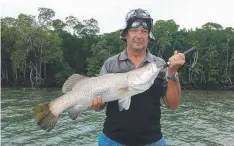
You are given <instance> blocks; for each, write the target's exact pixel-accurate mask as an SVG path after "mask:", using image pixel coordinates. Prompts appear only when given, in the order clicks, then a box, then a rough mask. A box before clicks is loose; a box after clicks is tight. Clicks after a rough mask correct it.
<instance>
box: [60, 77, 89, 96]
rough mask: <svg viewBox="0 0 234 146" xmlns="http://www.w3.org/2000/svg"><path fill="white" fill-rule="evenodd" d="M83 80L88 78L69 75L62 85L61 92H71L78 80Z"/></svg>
mask: <svg viewBox="0 0 234 146" xmlns="http://www.w3.org/2000/svg"><path fill="white" fill-rule="evenodd" d="M85 78H88V77H86V76H83V75H80V74H73V75H71V76H70V77H69V78H68V79H67V80H66V81H65V83H64V84H63V87H62V92H63V93H67V92H69V91H71V90H72V88H73V86H74V85H75V84H76V83H77V82H78V81H80V80H83V79H85Z"/></svg>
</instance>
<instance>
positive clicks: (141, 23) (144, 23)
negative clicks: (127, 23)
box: [131, 21, 148, 29]
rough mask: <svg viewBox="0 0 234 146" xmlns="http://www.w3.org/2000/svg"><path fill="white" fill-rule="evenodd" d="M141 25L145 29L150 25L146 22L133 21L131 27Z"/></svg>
mask: <svg viewBox="0 0 234 146" xmlns="http://www.w3.org/2000/svg"><path fill="white" fill-rule="evenodd" d="M140 25H141V26H142V27H143V28H144V29H148V25H147V23H146V22H138V21H136V22H133V23H132V25H131V28H137V27H139V26H140Z"/></svg>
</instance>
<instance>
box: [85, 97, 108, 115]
mask: <svg viewBox="0 0 234 146" xmlns="http://www.w3.org/2000/svg"><path fill="white" fill-rule="evenodd" d="M104 104H105V102H104V99H103V98H102V97H100V96H98V97H96V98H95V99H94V100H93V102H92V104H91V105H89V107H90V108H91V109H92V110H94V111H96V112H98V111H100V110H102V109H103V106H104Z"/></svg>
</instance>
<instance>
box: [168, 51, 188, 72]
mask: <svg viewBox="0 0 234 146" xmlns="http://www.w3.org/2000/svg"><path fill="white" fill-rule="evenodd" d="M169 62H170V66H169V68H172V69H174V70H177V69H178V68H179V67H180V66H182V65H183V64H184V63H185V56H184V54H183V53H179V52H178V51H177V50H175V51H174V55H173V56H171V57H170V58H169Z"/></svg>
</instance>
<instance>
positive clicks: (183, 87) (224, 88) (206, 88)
mask: <svg viewBox="0 0 234 146" xmlns="http://www.w3.org/2000/svg"><path fill="white" fill-rule="evenodd" d="M7 89H29V90H31V89H34V90H36V89H48V90H54V89H62V86H54V87H44V86H41V87H33V88H32V87H30V86H1V90H7ZM181 90H200V91H234V85H233V86H219V87H217V86H214V85H212V86H204V85H203V86H199V85H181Z"/></svg>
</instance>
